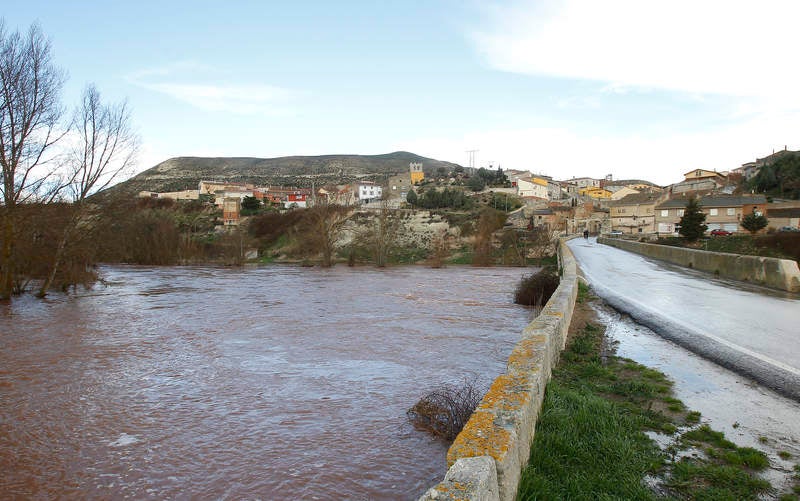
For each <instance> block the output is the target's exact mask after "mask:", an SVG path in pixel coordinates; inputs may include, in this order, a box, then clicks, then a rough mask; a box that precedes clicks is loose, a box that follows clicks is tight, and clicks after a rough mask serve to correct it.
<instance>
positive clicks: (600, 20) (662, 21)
mask: <svg viewBox="0 0 800 501" xmlns="http://www.w3.org/2000/svg"><path fill="white" fill-rule="evenodd" d="M484 9H485V10H484V13H485V19H486V22H484V23H482V26H481V28H478V29H476V30H474V31H473V32H472V33H471V38H472V40H473V42H474V44H475V46H476V49H477V50H478V51H479V52H480V53H481V54H482V55H483V56H484V57H485V59H486V61H487V63H488V64H489V66H491V67H493V68H495V69H499V70H503V71H509V72H514V73H524V74H532V75H548V76H554V77H563V78H571V79H583V80H594V81H599V82H604V83H608V84H612V86H611V87H609V88H610V89H616V90H619V89H625V88H626V87H639V88H654V89H666V90H673V91H682V92H688V93H700V94H722V95H730V96H742V97H745V96H749V97H760V98H766V99H780V100H787V99H790V100H791V101H792V103H793V104H795V105H796V104H798V99H800V98H798V93H797V91H796V89H797V88H798V87H799V86H800V71H798V70H797V66H796V64H794V60H795V52H796V47H797V42H796V35H795V33H796V26H795V25H796V20H797V19H800V2H797V1H796V0H762V1H760V2H730V1H719V0H671V1H669V2H646V1H645V2H643V1H641V0H606V1H602V2H598V1H596V0H563V1H554V0H542V1H537V2H513V3H510V4H509V3H506V4H498V3H494V4H490V5H489V6H488V7H484Z"/></svg>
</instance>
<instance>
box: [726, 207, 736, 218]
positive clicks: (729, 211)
mask: <svg viewBox="0 0 800 501" xmlns="http://www.w3.org/2000/svg"><path fill="white" fill-rule="evenodd" d="M728 215H729V216H735V215H736V209H734V208H733V207H731V208H729V209H728Z"/></svg>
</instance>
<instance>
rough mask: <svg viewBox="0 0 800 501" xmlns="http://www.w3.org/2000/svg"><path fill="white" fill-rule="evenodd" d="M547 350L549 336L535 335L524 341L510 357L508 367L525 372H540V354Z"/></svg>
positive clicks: (518, 344)
mask: <svg viewBox="0 0 800 501" xmlns="http://www.w3.org/2000/svg"><path fill="white" fill-rule="evenodd" d="M546 348H547V336H545V335H542V334H540V335H535V336H531V337H529V338H526V339H523V340H522V341H520V342H519V343H517V346H516V347H515V348H514V350H513V351H512V352H511V355H509V357H508V366H509V367H515V368H518V369H523V370H530V371H538V370H539V365H540V357H539V356H538V352H539V351H541V350H544V349H546Z"/></svg>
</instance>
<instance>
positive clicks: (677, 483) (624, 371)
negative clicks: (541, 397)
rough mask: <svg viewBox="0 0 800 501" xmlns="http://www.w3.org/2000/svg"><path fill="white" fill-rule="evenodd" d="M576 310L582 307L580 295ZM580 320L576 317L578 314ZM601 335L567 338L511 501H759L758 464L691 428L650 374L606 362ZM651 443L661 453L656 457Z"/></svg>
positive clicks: (762, 462) (762, 461)
mask: <svg viewBox="0 0 800 501" xmlns="http://www.w3.org/2000/svg"><path fill="white" fill-rule="evenodd" d="M579 296H582V297H581V298H580V299H581V300H580V301H579V302H578V304H577V305H576V309H582V308H586V309H589V308H590V307H589V306H588V304H587V300H586V298H587V295H586V292H583V291H581V293H579ZM584 313H586V312H585V311H584ZM604 331H605V330H604V328H603V327H602V326H600V325H596V324H594V323H591V322H586V323H584V325H583V326H582V327H581V328H580V329H576V330H575V331H573V332H572V334H571V340H570V342H569V344H568V347H567V349H566V350H565V351H564V352H563V353H562V356H561V361H560V363H559V365H558V367H557V368H556V369H555V370H554V371H553V377H552V379H551V381H550V383H549V384H548V386H547V391H546V396H545V401H544V406H543V408H542V412H541V414H540V416H539V422H538V423H537V426H536V434H535V438H534V442H533V444H532V447H531V455H530V462H529V464H528V467H527V468H526V469H525V471H523V475H522V480H521V481H520V486H519V491H518V495H517V498H518V499H520V500H533V499H587V500H588V499H698V500H700V499H732V500H733V499H735V500H744V499H759V498H763V497H764V496H765V495H769V494H773V493H774V491H773V489H772V487H771V486H770V485H769V483H768V482H767V481H765V480H763V479H761V478H759V477H758V475H757V474H756V472H757V471H759V470H762V469H764V468H766V467H767V466H769V461H768V460H767V457H766V456H765V455H764V454H763V453H762V452H760V451H758V450H756V449H752V448H740V447H737V446H736V445H735V444H733V443H732V442H730V441H728V440H726V439H725V437H724V435H723V434H722V433H720V432H716V431H714V430H712V429H711V428H709V427H708V426H707V425H701V424H699V421H700V415H699V413H697V412H692V411H690V410H688V409H686V407H685V406H684V405H683V403H682V402H681V401H680V400H678V399H676V398H675V397H674V395H673V394H672V383H671V381H669V379H668V378H667V377H666V376H665V375H664V374H663V373H661V372H660V371H657V370H654V369H650V368H648V367H645V366H643V365H640V364H638V363H636V362H633V361H632V360H629V359H625V358H621V357H618V356H616V355H615V353H614V350H613V346H609V343H608V340H607V339H606V337H605V335H604ZM651 437H659V443H669V446H667V447H665V448H664V449H662V448H661V447H660V446H659V445H658V444H657V443H656V441H655V440H653V438H651Z"/></svg>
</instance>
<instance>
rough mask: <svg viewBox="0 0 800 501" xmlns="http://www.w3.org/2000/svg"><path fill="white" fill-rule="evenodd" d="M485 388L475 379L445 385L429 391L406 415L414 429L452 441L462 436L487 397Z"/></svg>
mask: <svg viewBox="0 0 800 501" xmlns="http://www.w3.org/2000/svg"><path fill="white" fill-rule="evenodd" d="M484 393H485V388H482V387H481V386H480V385H479V384H478V383H477V382H476V381H475V380H465V381H464V382H463V383H462V384H461V385H459V386H455V385H443V386H441V387H439V388H436V389H434V390H431V391H429V392H428V393H427V394H425V396H423V397H422V398H421V399H420V400H419V402H417V403H416V404H414V406H413V407H411V409H409V410H408V411H407V412H406V415H407V416H408V419H409V420H410V421H411V424H412V425H414V428H416V429H418V430H422V431H427V432H428V433H430V434H431V435H434V436H436V437H440V438H443V439H444V440H447V441H452V440H454V439H455V438H456V436H457V435H458V434H459V433H461V430H462V429H463V428H464V425H466V424H467V421H469V417H470V416H471V415H472V413H473V411H474V410H475V408H476V407H478V404H479V403H480V402H481V399H482V398H483V394H484Z"/></svg>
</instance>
